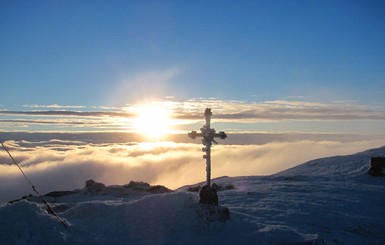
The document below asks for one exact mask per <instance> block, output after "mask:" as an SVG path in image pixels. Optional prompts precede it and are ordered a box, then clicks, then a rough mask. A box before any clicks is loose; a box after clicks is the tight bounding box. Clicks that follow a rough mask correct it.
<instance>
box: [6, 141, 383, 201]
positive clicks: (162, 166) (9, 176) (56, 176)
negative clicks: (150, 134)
mask: <svg viewBox="0 0 385 245" xmlns="http://www.w3.org/2000/svg"><path fill="white" fill-rule="evenodd" d="M1 136H2V138H3V139H4V138H6V139H5V140H3V142H4V144H5V145H6V146H7V148H8V149H9V151H10V152H11V154H12V155H13V157H14V159H15V160H16V161H17V162H18V163H19V165H20V166H21V168H22V169H23V170H24V172H25V173H26V175H27V176H28V178H29V179H30V180H31V182H32V183H33V184H34V185H35V186H36V187H37V188H38V190H39V191H40V193H41V194H45V193H47V192H49V191H55V190H73V189H78V188H82V187H83V186H84V183H85V181H86V180H88V179H94V180H96V181H100V182H103V183H105V184H107V185H114V184H117V185H118V184H119V185H121V184H125V183H128V182H130V181H131V180H134V181H145V182H148V183H151V184H161V185H165V186H167V187H169V188H178V187H181V186H183V185H188V184H194V183H197V182H201V181H204V180H205V178H206V172H205V167H206V166H205V160H204V159H203V158H202V155H203V153H202V150H201V148H202V145H201V144H200V141H199V140H198V139H196V140H195V141H194V140H191V139H188V137H187V135H178V136H175V137H174V138H173V139H172V140H168V141H162V142H145V141H142V142H140V141H137V138H135V136H134V135H130V134H127V135H124V134H119V133H92V134H90V133H84V134H70V133H68V134H66V133H62V134H44V133H40V134H28V133H10V134H5V133H3V134H1ZM383 145H385V140H384V138H383V137H376V136H366V137H365V136H352V135H330V134H329V135H316V134H235V135H230V136H229V138H228V139H226V140H224V141H220V142H219V144H218V145H214V146H213V148H212V177H214V178H215V177H220V176H250V175H269V174H273V173H276V172H279V171H282V170H285V169H288V168H291V167H293V166H296V165H298V164H301V163H304V162H306V161H309V160H312V159H315V158H320V157H327V156H334V155H345V154H352V153H356V152H359V151H363V150H366V149H370V148H375V147H380V146H383ZM31 193H32V188H31V186H30V185H29V183H28V182H27V181H26V180H25V179H24V176H23V175H22V173H21V172H20V170H19V169H18V168H17V166H15V164H13V163H12V160H11V159H10V158H9V156H8V155H7V153H6V152H5V151H4V150H3V149H1V151H0V201H2V202H5V201H9V200H12V199H16V198H20V197H22V196H23V195H28V194H31Z"/></svg>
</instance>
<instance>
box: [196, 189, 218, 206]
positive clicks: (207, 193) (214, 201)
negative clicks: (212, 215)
mask: <svg viewBox="0 0 385 245" xmlns="http://www.w3.org/2000/svg"><path fill="white" fill-rule="evenodd" d="M199 198H200V200H199V203H200V204H209V205H216V206H218V194H217V190H216V188H214V187H212V186H207V185H205V186H203V187H202V189H201V190H200V192H199Z"/></svg>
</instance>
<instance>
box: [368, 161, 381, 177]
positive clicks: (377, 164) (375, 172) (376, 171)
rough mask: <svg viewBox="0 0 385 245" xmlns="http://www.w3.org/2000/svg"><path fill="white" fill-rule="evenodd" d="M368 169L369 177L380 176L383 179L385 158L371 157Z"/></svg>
mask: <svg viewBox="0 0 385 245" xmlns="http://www.w3.org/2000/svg"><path fill="white" fill-rule="evenodd" d="M370 165H371V167H370V169H369V171H368V173H369V175H371V176H376V177H377V176H380V177H384V176H385V173H384V172H383V169H384V168H385V157H372V158H371V159H370Z"/></svg>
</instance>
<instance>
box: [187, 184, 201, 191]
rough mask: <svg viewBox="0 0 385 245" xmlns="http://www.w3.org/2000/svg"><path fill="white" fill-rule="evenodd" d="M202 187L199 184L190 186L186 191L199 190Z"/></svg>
mask: <svg viewBox="0 0 385 245" xmlns="http://www.w3.org/2000/svg"><path fill="white" fill-rule="evenodd" d="M201 188H202V187H201V186H200V185H198V186H190V187H189V188H188V189H187V191H189V192H199V190H200V189H201Z"/></svg>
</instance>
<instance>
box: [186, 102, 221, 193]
mask: <svg viewBox="0 0 385 245" xmlns="http://www.w3.org/2000/svg"><path fill="white" fill-rule="evenodd" d="M204 116H205V119H206V124H205V125H204V126H203V127H202V128H201V133H197V131H191V133H188V136H189V137H190V138H192V139H195V138H196V137H203V138H202V144H203V145H204V146H205V147H203V148H202V151H203V152H205V154H204V155H203V158H204V159H206V185H207V187H210V185H211V184H210V181H211V145H212V143H213V142H214V143H215V144H218V143H217V142H216V141H215V138H221V139H226V138H227V135H226V133H225V132H224V131H220V132H219V133H216V132H215V129H213V128H210V121H211V116H212V112H211V109H210V108H206V110H205V114H204Z"/></svg>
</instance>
